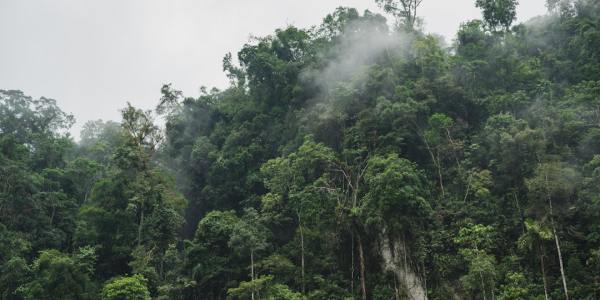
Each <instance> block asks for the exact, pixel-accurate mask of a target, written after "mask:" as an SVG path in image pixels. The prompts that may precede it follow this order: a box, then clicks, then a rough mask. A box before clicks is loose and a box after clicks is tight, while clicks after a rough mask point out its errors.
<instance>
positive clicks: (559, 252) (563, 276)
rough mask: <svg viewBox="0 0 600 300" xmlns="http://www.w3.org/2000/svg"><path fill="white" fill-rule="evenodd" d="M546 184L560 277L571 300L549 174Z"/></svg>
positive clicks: (566, 294) (546, 177)
mask: <svg viewBox="0 0 600 300" xmlns="http://www.w3.org/2000/svg"><path fill="white" fill-rule="evenodd" d="M544 175H545V176H544V178H545V184H546V196H547V197H548V205H549V206H550V224H552V234H553V235H554V242H555V243H556V252H558V264H559V266H560V276H561V278H562V284H563V289H564V291H565V299H566V300H569V289H568V288H567V278H566V276H565V268H564V265H563V258H562V252H561V251H560V242H559V241H558V234H556V223H555V222H554V209H553V207H552V196H551V195H550V189H549V185H548V174H547V173H546V174H544Z"/></svg>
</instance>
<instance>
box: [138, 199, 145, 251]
mask: <svg viewBox="0 0 600 300" xmlns="http://www.w3.org/2000/svg"><path fill="white" fill-rule="evenodd" d="M141 206H142V209H141V211H140V224H138V236H137V240H138V247H139V246H140V245H141V244H142V226H143V224H144V202H142V205H141Z"/></svg>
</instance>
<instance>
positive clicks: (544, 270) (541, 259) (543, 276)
mask: <svg viewBox="0 0 600 300" xmlns="http://www.w3.org/2000/svg"><path fill="white" fill-rule="evenodd" d="M540 265H541V267H542V281H543V282H544V299H546V300H548V283H547V282H546V267H545V266H544V248H543V247H542V245H540Z"/></svg>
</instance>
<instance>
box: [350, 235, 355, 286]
mask: <svg viewBox="0 0 600 300" xmlns="http://www.w3.org/2000/svg"><path fill="white" fill-rule="evenodd" d="M351 235H352V245H350V252H351V254H350V255H351V259H352V263H351V268H352V270H350V276H351V277H352V280H351V281H350V290H351V291H352V295H354V269H355V266H354V233H352V234H351Z"/></svg>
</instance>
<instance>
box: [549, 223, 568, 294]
mask: <svg viewBox="0 0 600 300" xmlns="http://www.w3.org/2000/svg"><path fill="white" fill-rule="evenodd" d="M553 223H554V222H553ZM552 232H553V233H554V242H556V251H557V252H558V264H559V265H560V276H561V277H562V284H563V288H564V290H565V299H566V300H569V289H568V288H567V278H566V276H565V268H564V266H563V258H562V252H561V251H560V243H559V241H558V235H557V234H556V228H555V226H554V224H552Z"/></svg>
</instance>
